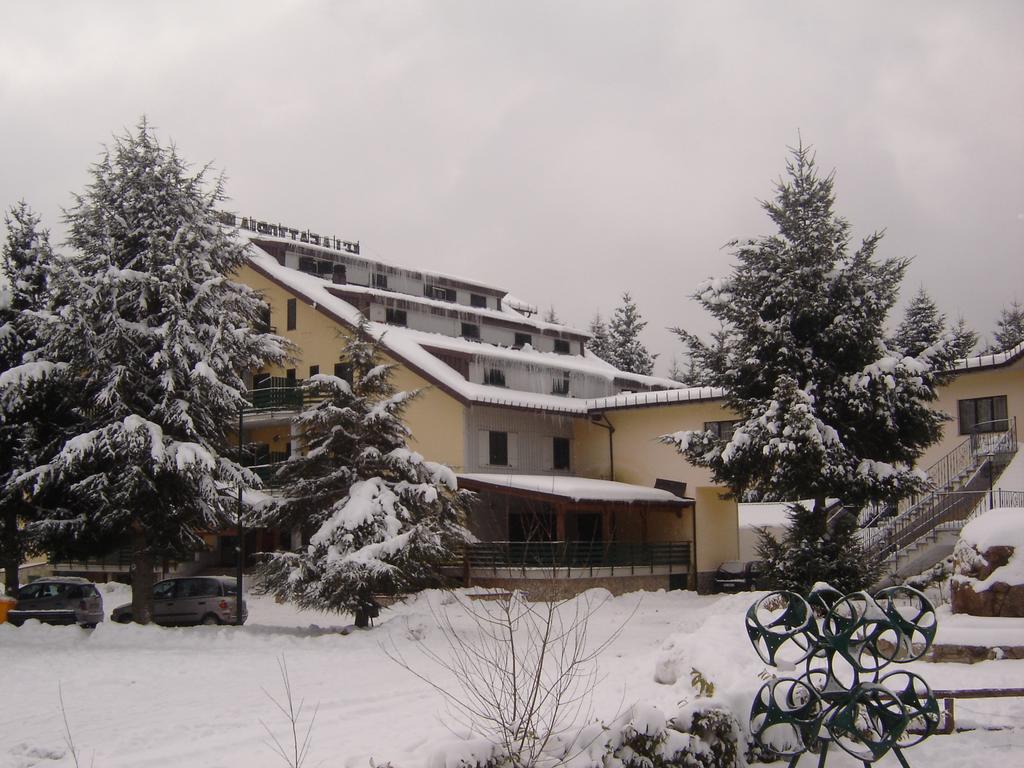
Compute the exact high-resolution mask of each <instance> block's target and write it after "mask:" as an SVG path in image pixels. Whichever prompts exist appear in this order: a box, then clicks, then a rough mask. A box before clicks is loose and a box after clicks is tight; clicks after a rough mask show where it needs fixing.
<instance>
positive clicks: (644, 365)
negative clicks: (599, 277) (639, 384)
mask: <svg viewBox="0 0 1024 768" xmlns="http://www.w3.org/2000/svg"><path fill="white" fill-rule="evenodd" d="M646 326H647V321H646V320H643V319H642V316H641V315H640V311H639V310H638V309H637V306H636V303H635V302H634V301H633V298H632V297H631V296H630V295H629V291H626V292H625V293H624V294H622V306H620V307H619V308H617V309H616V310H615V312H614V313H613V314H612V319H611V322H610V323H609V328H608V346H609V349H610V351H611V359H610V360H609V361H608V362H610V363H614V365H615V367H616V368H618V369H619V370H621V371H628V372H629V373H639V374H643V375H645V376H650V375H651V374H652V373H653V372H654V356H652V355H651V354H650V353H649V352H648V351H647V347H645V346H644V345H643V343H642V342H641V341H640V332H641V331H642V330H643V329H644V328H645V327H646Z"/></svg>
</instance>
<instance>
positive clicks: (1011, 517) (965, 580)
mask: <svg viewBox="0 0 1024 768" xmlns="http://www.w3.org/2000/svg"><path fill="white" fill-rule="evenodd" d="M993 547H1008V548H1012V549H1013V552H1012V553H1011V554H1010V556H1009V559H1008V560H1007V562H1006V564H1005V565H1001V566H998V567H996V568H995V569H994V570H992V571H991V573H989V574H988V576H987V577H985V578H982V579H977V578H972V577H970V576H968V575H966V574H965V571H966V570H967V569H968V568H970V567H971V566H974V567H978V566H982V565H983V564H984V565H985V566H987V565H989V563H988V562H987V561H986V560H985V559H984V554H985V553H986V552H987V551H988V550H990V549H992V548H993ZM954 557H955V558H956V560H957V561H958V563H959V565H958V569H957V570H958V573H957V574H956V575H955V576H953V581H954V583H956V584H970V585H971V586H972V587H973V589H974V591H975V592H984V591H985V590H987V589H989V588H990V587H992V586H993V585H994V584H999V583H1002V584H1009V585H1011V586H1017V585H1024V509H1021V508H1019V507H1004V508H1001V509H991V510H989V511H988V512H985V513H984V514H982V515H980V516H979V517H977V518H975V519H974V520H972V521H971V522H969V523H968V524H967V525H965V526H964V528H963V530H962V531H961V532H960V540H959V541H958V542H957V545H956V551H955V553H954ZM979 560H980V561H982V562H979Z"/></svg>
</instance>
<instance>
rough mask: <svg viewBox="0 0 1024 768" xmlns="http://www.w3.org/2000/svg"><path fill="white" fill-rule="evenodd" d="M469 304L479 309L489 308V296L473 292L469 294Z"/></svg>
mask: <svg viewBox="0 0 1024 768" xmlns="http://www.w3.org/2000/svg"><path fill="white" fill-rule="evenodd" d="M469 305H470V306H471V307H477V308H479V309H487V297H486V296H481V295H480V294H479V293H471V294H469Z"/></svg>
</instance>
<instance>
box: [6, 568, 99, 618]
mask: <svg viewBox="0 0 1024 768" xmlns="http://www.w3.org/2000/svg"><path fill="white" fill-rule="evenodd" d="M17 601H18V602H17V604H16V605H15V606H14V610H12V611H9V612H8V614H7V620H8V621H9V622H10V623H11V624H15V625H20V624H22V623H24V622H26V621H28V620H29V619H38V620H39V621H41V622H43V623H44V624H80V625H81V626H83V627H95V626H96V625H97V624H99V623H100V622H101V621H103V597H102V596H101V595H100V592H99V590H98V589H96V585H95V584H93V583H92V582H91V581H89V580H88V579H79V578H76V577H73V576H53V577H50V578H45V579H39V580H38V581H33V582H32V583H31V584H26V585H25V586H24V587H22V588H21V589H19V590H18V595H17Z"/></svg>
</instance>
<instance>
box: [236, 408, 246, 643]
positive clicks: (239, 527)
mask: <svg viewBox="0 0 1024 768" xmlns="http://www.w3.org/2000/svg"><path fill="white" fill-rule="evenodd" d="M244 413H245V401H244V400H243V401H242V402H241V403H239V404H238V464H239V469H241V464H242V416H243V414H244ZM242 510H243V506H242V475H241V473H239V476H238V509H237V515H236V520H235V536H236V539H237V542H238V546H237V547H236V548H235V551H236V555H237V562H236V563H235V624H236V625H237V626H239V627H240V626H242V567H243V565H244V561H245V525H244V521H243V519H242Z"/></svg>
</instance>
